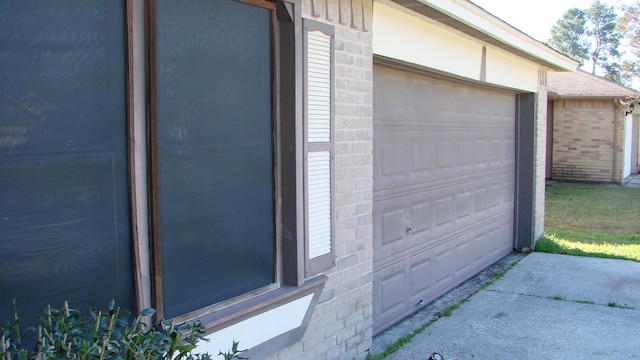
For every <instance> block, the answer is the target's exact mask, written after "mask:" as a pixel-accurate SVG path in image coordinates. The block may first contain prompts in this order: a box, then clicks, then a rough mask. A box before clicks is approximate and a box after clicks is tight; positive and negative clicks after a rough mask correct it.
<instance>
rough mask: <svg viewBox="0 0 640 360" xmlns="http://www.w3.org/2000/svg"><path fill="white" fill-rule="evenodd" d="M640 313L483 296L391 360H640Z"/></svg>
mask: <svg viewBox="0 0 640 360" xmlns="http://www.w3.org/2000/svg"><path fill="white" fill-rule="evenodd" d="M638 331H640V311H637V310H628V309H620V308H612V307H609V306H603V305H590V304H581V303H575V302H571V301H561V300H553V299H548V298H539V297H535V296H527V295H517V294H506V293H498V292H495V291H482V292H480V293H478V294H476V295H474V296H473V297H472V298H471V299H470V301H468V302H466V303H464V304H462V305H461V306H460V307H459V308H458V309H456V310H455V311H454V312H453V314H452V315H451V316H450V317H445V318H441V319H440V320H438V321H437V322H435V323H434V324H433V325H431V326H430V327H428V328H427V329H426V330H425V331H424V332H423V333H421V334H419V335H418V336H416V337H415V338H414V339H413V341H411V342H410V343H409V344H407V345H405V346H403V347H402V348H400V350H398V351H397V352H395V353H393V354H392V355H391V356H390V357H388V358H387V359H391V360H396V359H397V360H400V359H402V360H408V359H425V358H426V357H427V356H428V354H430V353H432V352H434V351H435V352H438V353H440V354H442V356H444V358H445V359H447V360H450V359H454V358H455V359H458V360H464V359H519V360H528V359H531V360H534V359H535V360H541V359H576V360H578V359H579V360H585V359H607V360H610V359H625V360H628V359H637V358H638V356H640V341H638V333H639V332H638Z"/></svg>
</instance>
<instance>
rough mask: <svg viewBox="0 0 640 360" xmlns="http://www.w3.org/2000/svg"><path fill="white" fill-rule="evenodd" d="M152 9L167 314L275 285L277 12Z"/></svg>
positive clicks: (159, 257) (224, 5)
mask: <svg viewBox="0 0 640 360" xmlns="http://www.w3.org/2000/svg"><path fill="white" fill-rule="evenodd" d="M264 4H265V5H268V7H264V6H254V5H248V4H245V3H242V2H237V1H231V0H225V1H200V2H182V1H180V2H178V1H170V0H166V1H164V0H160V1H157V3H156V14H157V17H156V18H157V22H156V31H155V34H156V43H157V44H156V47H157V52H156V59H155V61H156V67H157V68H156V80H155V88H156V92H157V94H156V99H157V109H156V112H157V113H156V114H157V115H156V118H155V129H156V131H157V134H155V138H154V139H152V141H155V144H156V145H155V146H156V153H155V154H156V156H155V158H154V159H153V162H154V164H155V166H157V174H156V175H155V178H154V180H157V196H156V198H155V200H156V204H155V207H154V210H155V211H156V217H155V221H156V222H157V225H156V226H157V228H156V229H157V232H156V234H155V241H156V242H157V245H158V246H157V248H156V249H157V250H158V253H157V254H156V259H155V260H156V261H157V262H158V264H157V268H156V271H157V272H159V275H160V278H161V281H160V282H158V283H156V284H155V286H156V287H157V288H161V291H159V289H157V291H158V292H157V293H156V295H157V297H158V299H156V300H160V297H161V301H162V307H163V310H164V316H165V317H175V316H178V315H181V314H185V313H188V312H191V311H194V310H198V309H201V308H203V307H206V306H208V305H211V304H215V303H218V302H221V301H224V300H227V299H230V298H233V297H235V296H238V295H242V294H244V293H247V292H249V291H253V290H256V289H260V288H262V287H265V286H268V285H271V284H273V283H275V282H276V273H275V272H276V251H275V248H276V237H275V211H276V206H275V201H274V190H275V188H274V183H275V174H274V164H275V161H274V142H273V140H274V138H275V133H274V130H275V129H274V117H273V108H272V102H273V94H272V82H273V80H272V78H273V60H272V43H271V38H272V29H271V21H272V17H273V16H274V14H273V9H274V8H275V7H274V6H273V4H271V3H266V2H265V3H264Z"/></svg>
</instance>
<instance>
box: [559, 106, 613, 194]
mask: <svg viewBox="0 0 640 360" xmlns="http://www.w3.org/2000/svg"><path fill="white" fill-rule="evenodd" d="M553 113H554V116H553V163H552V168H551V176H552V178H553V179H554V180H579V181H599V182H621V181H622V179H621V176H622V175H621V174H622V170H621V169H622V161H623V159H622V154H623V151H624V139H623V133H624V128H623V126H624V123H623V121H621V120H622V119H623V118H624V109H621V108H618V107H617V106H616V103H615V102H614V101H613V100H611V99H608V100H556V101H554V110H553ZM616 113H617V114H616ZM616 118H617V120H616ZM614 125H615V126H614Z"/></svg>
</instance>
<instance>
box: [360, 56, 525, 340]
mask: <svg viewBox="0 0 640 360" xmlns="http://www.w3.org/2000/svg"><path fill="white" fill-rule="evenodd" d="M515 99H516V96H515V94H513V93H510V92H505V91H498V90H493V89H488V88H483V87H476V86H471V85H468V84H464V83H460V82H456V81H451V80H443V79H440V78H434V77H430V76H426V75H424V74H419V73H415V72H411V71H408V70H400V69H396V68H392V67H387V66H382V65H375V66H374V107H373V108H374V116H373V117H374V195H373V197H374V198H373V226H374V231H373V237H374V249H373V251H374V275H373V281H374V298H373V306H374V332H375V333H379V332H380V331H382V330H384V329H385V328H387V327H389V326H390V325H393V324H394V323H395V322H397V321H399V320H400V319H402V318H404V317H406V316H407V315H409V314H411V313H413V312H415V311H416V310H417V309H418V308H419V307H420V306H421V305H422V304H426V303H428V302H430V301H432V300H434V299H435V298H437V297H438V296H441V295H442V294H444V293H445V292H447V291H448V290H450V289H451V288H453V287H455V286H456V285H458V284H460V283H461V282H463V281H464V280H467V279H468V278H470V277H472V276H473V275H475V274H477V273H478V272H479V271H481V270H482V269H484V268H486V267H487V266H489V265H491V264H493V263H494V262H496V261H497V260H499V259H500V258H502V257H504V256H505V255H507V254H509V253H510V252H511V251H512V250H513V218H514V215H513V214H514V184H515V182H514V174H515Z"/></svg>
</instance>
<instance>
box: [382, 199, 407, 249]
mask: <svg viewBox="0 0 640 360" xmlns="http://www.w3.org/2000/svg"><path fill="white" fill-rule="evenodd" d="M373 217H374V218H375V219H378V221H376V222H375V223H374V224H373V226H374V231H375V232H376V233H377V234H379V236H376V237H375V238H374V244H373V246H374V248H375V249H377V251H375V252H374V254H373V255H374V259H384V258H385V257H387V256H389V255H390V254H397V253H400V252H402V251H405V250H406V249H407V247H408V246H407V240H408V239H409V237H408V234H407V228H408V227H409V223H410V221H409V217H408V213H407V210H406V204H405V200H404V199H402V198H398V197H395V198H391V199H387V200H385V201H379V202H377V203H376V204H375V206H374V208H373Z"/></svg>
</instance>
